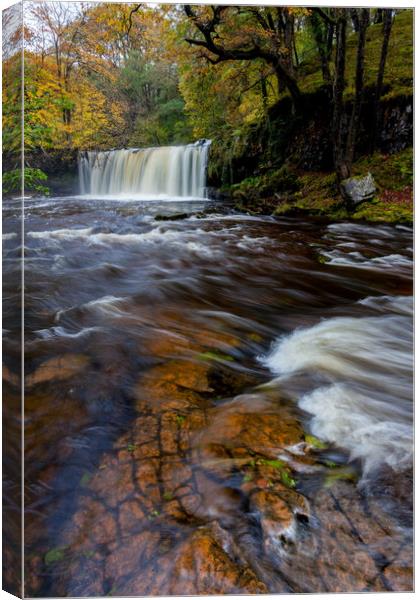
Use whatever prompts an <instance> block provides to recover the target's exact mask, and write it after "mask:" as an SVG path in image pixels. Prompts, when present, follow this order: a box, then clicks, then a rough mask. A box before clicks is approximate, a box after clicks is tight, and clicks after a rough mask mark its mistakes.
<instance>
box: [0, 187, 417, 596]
mask: <svg viewBox="0 0 420 600" xmlns="http://www.w3.org/2000/svg"><path fill="white" fill-rule="evenodd" d="M3 212H4V225H3V232H4V233H3V253H4V254H3V264H4V271H5V276H6V283H5V287H4V311H5V321H4V327H5V328H6V330H5V332H4V344H5V360H6V374H7V376H6V381H5V386H6V391H7V390H9V394H10V398H12V397H13V393H14V391H13V390H14V385H15V384H16V373H15V370H16V368H17V367H16V364H17V362H16V360H17V359H16V356H17V351H16V340H14V339H13V336H14V335H16V333H17V332H18V328H19V315H18V314H17V312H18V311H17V304H16V289H14V287H13V286H14V285H15V283H16V282H15V281H14V278H13V273H15V274H16V273H17V269H18V258H19V253H20V241H19V238H18V236H17V235H16V233H15V228H16V224H17V219H18V216H19V201H17V200H9V201H5V204H4V209H3ZM174 215H175V216H178V217H180V216H182V217H183V218H177V219H174V220H171V219H167V218H166V217H174ZM412 243H413V240H412V230H411V229H410V228H407V227H405V226H388V225H374V226H373V225H367V224H362V223H350V222H340V223H328V222H324V221H319V220H308V219H278V218H272V217H257V216H248V215H244V214H234V213H229V212H228V211H227V210H226V209H225V208H224V207H223V205H221V204H214V203H211V202H209V201H177V202H175V201H173V202H164V201H156V202H142V201H140V200H137V201H129V200H125V201H118V200H112V199H97V200H95V199H94V198H83V197H74V198H49V199H44V198H43V199H28V200H25V257H26V262H25V312H26V315H25V322H26V331H25V382H26V399H25V478H26V494H25V507H26V510H25V515H26V516H25V569H26V594H27V595H29V596H45V595H47V596H82V595H83V596H91V595H111V596H112V595H116V596H122V595H159V594H201V593H213V594H216V593H264V592H272V593H273V592H324V591H335V592H337V591H341V592H350V591H352V592H357V591H384V590H398V591H404V590H411V589H412V521H411V509H412V501H411V495H412V476H411V471H412ZM7 277H8V279H7ZM8 282H9V283H8ZM7 467H8V465H6V472H7Z"/></svg>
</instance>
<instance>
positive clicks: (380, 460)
mask: <svg viewBox="0 0 420 600" xmlns="http://www.w3.org/2000/svg"><path fill="white" fill-rule="evenodd" d="M375 300H376V301H375ZM362 302H363V303H364V304H365V305H367V306H369V308H370V309H372V311H373V312H375V311H376V312H377V313H378V314H377V315H375V316H368V317H361V318H355V317H337V318H331V319H326V320H325V321H321V322H320V323H318V324H317V325H314V326H313V327H309V328H305V329H297V330H295V331H294V332H293V333H292V334H291V335H288V336H285V337H282V338H280V339H278V340H277V341H276V342H275V344H274V346H273V349H272V351H271V352H270V353H269V355H268V356H265V357H262V358H261V361H262V362H263V363H264V364H265V365H266V366H267V367H268V368H270V370H271V371H272V372H273V373H274V374H275V375H278V376H280V377H281V378H282V380H283V381H285V380H287V378H288V377H289V376H291V375H294V374H298V373H302V374H308V373H309V374H314V375H318V376H319V375H322V376H323V377H324V379H325V380H326V381H327V382H328V383H327V384H326V385H322V386H320V387H315V388H314V389H309V390H307V392H306V393H304V394H303V395H302V396H301V397H300V398H299V400H298V403H299V406H300V407H301V408H302V409H304V410H305V411H307V412H308V413H309V414H310V415H312V419H311V430H312V432H313V434H314V435H316V436H318V437H320V438H322V439H324V440H326V441H329V442H331V443H335V444H336V445H337V446H340V447H343V448H346V449H347V450H348V451H349V452H350V456H351V458H353V459H360V460H361V461H362V464H363V469H364V475H365V477H368V476H369V475H370V474H372V473H373V472H374V471H376V469H378V468H380V467H381V466H382V465H384V464H386V465H389V466H390V467H392V468H394V469H403V468H405V467H408V466H409V465H410V464H411V462H412V451H413V448H412V444H413V439H412V393H413V389H412V344H413V331H412V314H413V302H412V298H411V297H401V296H400V297H395V298H390V297H389V296H383V297H380V298H377V299H374V298H372V297H369V298H366V299H365V300H364V301H362Z"/></svg>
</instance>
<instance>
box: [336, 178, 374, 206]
mask: <svg viewBox="0 0 420 600" xmlns="http://www.w3.org/2000/svg"><path fill="white" fill-rule="evenodd" d="M340 187H341V193H342V194H343V196H344V198H345V200H346V203H347V206H348V207H349V208H350V209H351V208H354V207H356V206H357V205H358V204H360V203H361V202H367V201H369V200H373V198H374V197H375V193H376V184H375V180H374V179H373V177H372V174H371V173H368V174H367V175H366V176H365V177H349V178H348V179H344V181H342V182H341V184H340Z"/></svg>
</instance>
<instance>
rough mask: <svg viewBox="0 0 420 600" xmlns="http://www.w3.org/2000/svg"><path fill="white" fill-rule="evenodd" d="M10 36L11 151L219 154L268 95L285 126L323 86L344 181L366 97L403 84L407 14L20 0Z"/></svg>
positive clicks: (407, 72)
mask: <svg viewBox="0 0 420 600" xmlns="http://www.w3.org/2000/svg"><path fill="white" fill-rule="evenodd" d="M24 40H25V48H24V56H25V81H24V83H25V87H24V103H25V149H26V151H27V152H35V153H36V152H38V153H39V152H42V153H45V154H48V153H49V152H52V151H57V150H60V151H77V150H80V149H110V148H117V147H140V146H158V145H167V144H180V143H187V142H191V141H194V140H196V139H199V138H209V139H212V140H213V142H214V144H213V146H214V147H215V148H216V152H217V148H218V149H219V151H220V152H224V153H225V154H226V152H227V153H231V154H232V153H235V152H236V151H237V148H238V147H240V146H241V145H242V146H243V145H244V144H245V146H246V144H247V143H248V141H247V140H248V134H249V131H250V130H252V128H255V127H258V126H259V125H260V124H261V123H263V122H265V121H266V120H267V118H268V116H269V115H270V111H272V109H273V107H275V106H276V105H278V104H279V103H280V102H281V101H282V100H284V99H285V98H290V100H291V101H290V115H291V118H296V116H297V115H299V113H300V112H302V111H305V110H307V107H306V108H305V96H308V95H310V94H312V93H314V92H316V91H317V90H324V91H325V93H326V97H327V98H328V103H327V104H328V110H330V111H331V140H332V144H333V147H334V163H335V169H336V172H337V174H338V176H339V178H340V177H341V178H344V177H346V176H348V175H349V174H350V172H351V164H352V161H353V158H354V146H355V140H356V138H357V132H358V127H359V121H360V112H361V106H362V103H363V98H364V94H366V90H370V91H371V92H372V93H373V95H374V97H375V98H376V99H375V102H376V106H377V108H378V106H379V101H380V99H381V98H383V97H384V95H388V96H389V95H392V94H399V93H401V94H404V93H411V86H412V11H411V10H401V11H396V10H391V9H377V8H372V9H368V8H366V9H341V8H303V7H287V6H281V7H275V6H216V5H215V6H212V5H195V6H193V5H180V4H160V5H158V4H156V5H152V4H133V3H131V4H129V3H127V4H112V3H89V2H87V3H83V2H80V3H65V2H63V3H62V2H60V3H59V2H42V3H26V4H25V28H24ZM19 60H20V57H19V52H17V51H16V52H14V53H13V52H12V53H9V55H8V56H6V58H5V61H4V62H5V65H4V71H3V78H4V83H5V85H4V86H3V103H4V106H5V107H6V108H5V110H4V116H3V121H4V122H3V127H4V148H5V150H6V152H9V153H13V152H17V151H18V149H19V144H20V140H19V136H16V135H15V133H14V127H15V126H16V124H17V121H18V119H19V118H20V117H19V111H18V110H16V106H18V104H19V103H18V98H19V94H20V89H19V86H18V84H17V83H16V82H17V79H16V69H17V68H18V64H19ZM349 98H350V99H352V101H353V110H352V114H351V116H350V119H351V121H350V126H348V124H347V125H345V126H344V125H343V124H344V123H345V122H346V119H347V116H346V114H345V113H346V108H345V104H346V102H347V101H348V100H349ZM326 110H327V109H326ZM376 113H377V114H378V119H379V117H380V111H379V110H376V111H375V114H376ZM378 126H380V124H378V123H373V126H372V136H373V138H374V137H375V131H376V129H377V127H378ZM371 144H372V147H374V146H375V140H374V139H372V141H371ZM235 149H236V150H235ZM34 166H36V165H34Z"/></svg>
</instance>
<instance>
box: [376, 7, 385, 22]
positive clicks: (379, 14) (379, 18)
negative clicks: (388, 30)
mask: <svg viewBox="0 0 420 600" xmlns="http://www.w3.org/2000/svg"><path fill="white" fill-rule="evenodd" d="M383 18H384V9H383V8H377V9H376V14H375V21H374V22H375V23H382V22H383Z"/></svg>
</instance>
